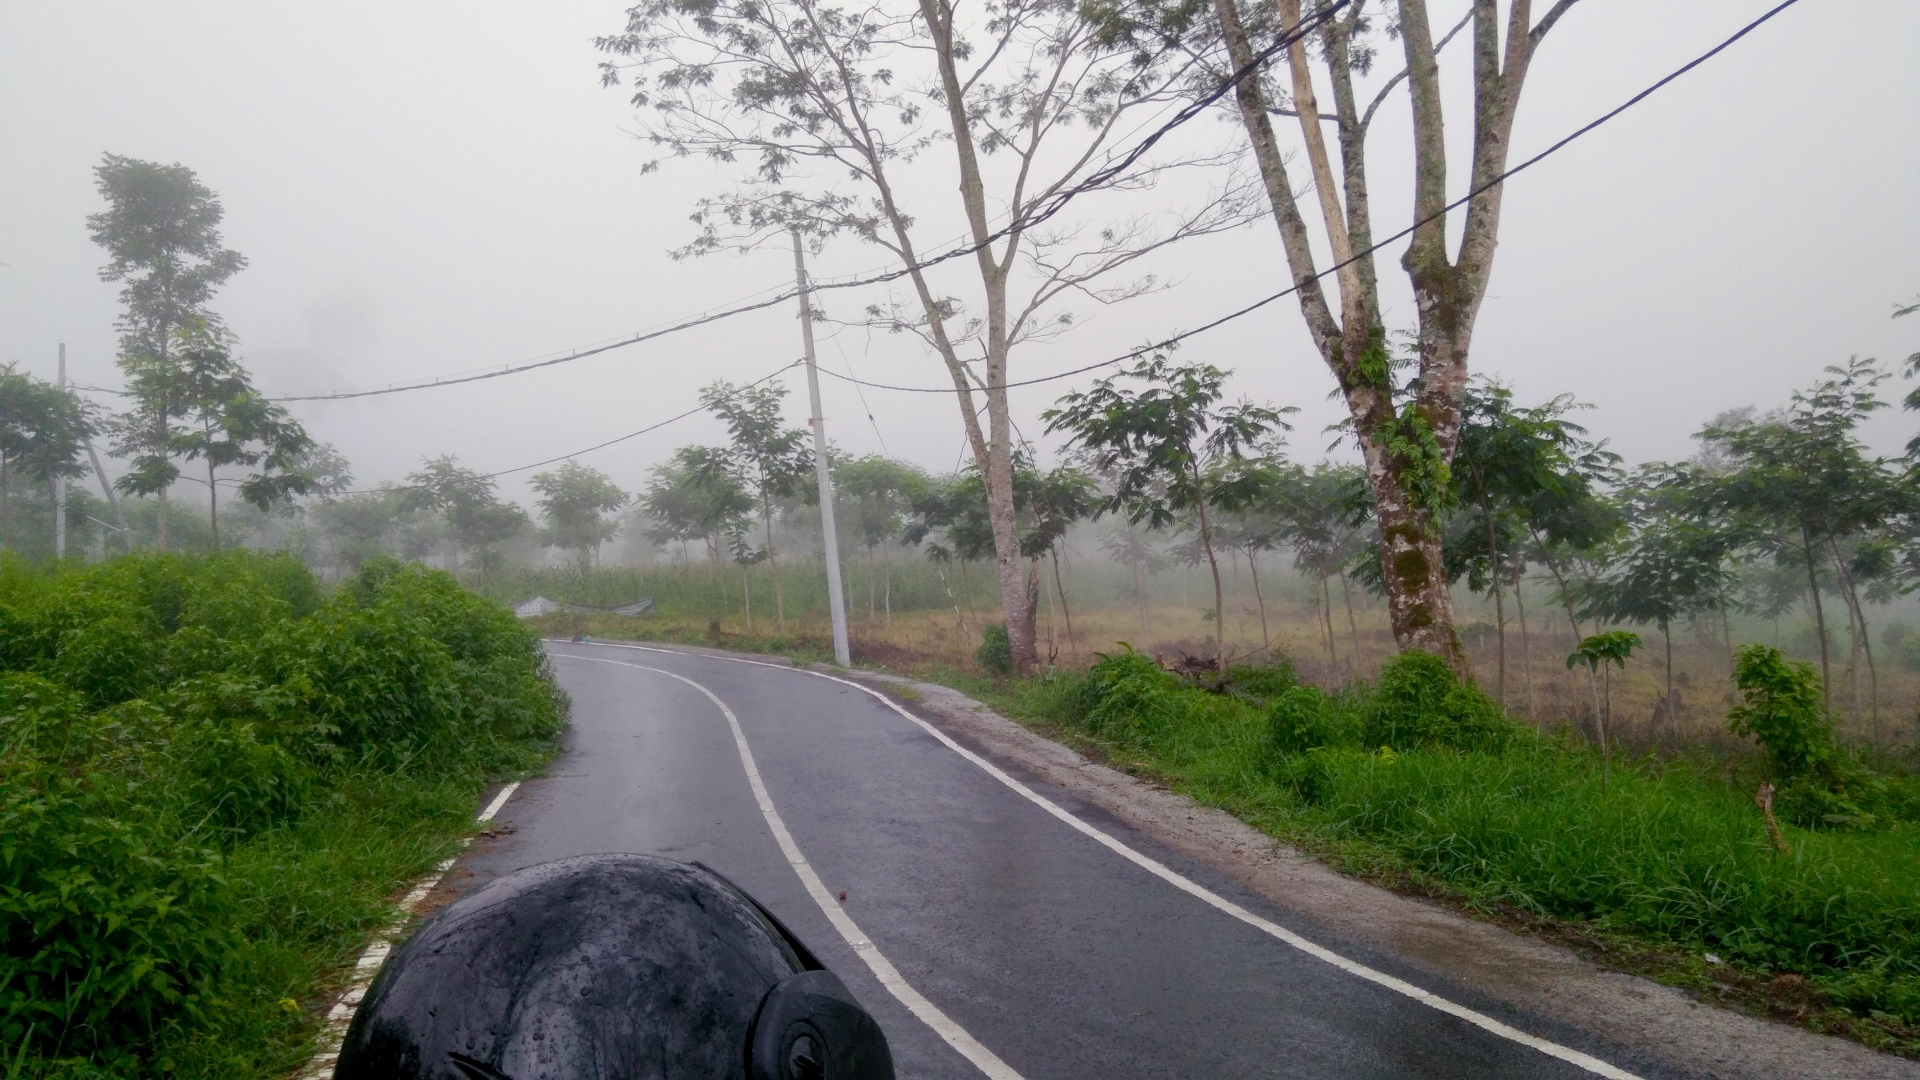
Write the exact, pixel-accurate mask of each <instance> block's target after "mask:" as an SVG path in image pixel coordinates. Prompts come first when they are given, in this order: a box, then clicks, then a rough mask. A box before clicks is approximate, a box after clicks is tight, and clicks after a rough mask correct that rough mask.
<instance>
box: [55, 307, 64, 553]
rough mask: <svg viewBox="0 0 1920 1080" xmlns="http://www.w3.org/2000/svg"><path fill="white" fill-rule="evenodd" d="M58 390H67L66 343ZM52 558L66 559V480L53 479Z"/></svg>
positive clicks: (62, 477) (61, 346)
mask: <svg viewBox="0 0 1920 1080" xmlns="http://www.w3.org/2000/svg"><path fill="white" fill-rule="evenodd" d="M59 386H60V389H61V390H62V391H65V390H66V388H67V343H66V342H64V341H63V342H61V343H60V383H59ZM53 557H54V559H56V560H59V559H64V558H66V557H67V478H66V477H64V476H56V477H54V478H53Z"/></svg>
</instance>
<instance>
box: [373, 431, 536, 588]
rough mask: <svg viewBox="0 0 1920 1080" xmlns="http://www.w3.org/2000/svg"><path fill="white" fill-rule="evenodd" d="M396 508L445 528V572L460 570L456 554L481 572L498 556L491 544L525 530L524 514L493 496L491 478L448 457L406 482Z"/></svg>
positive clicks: (430, 461)
mask: <svg viewBox="0 0 1920 1080" xmlns="http://www.w3.org/2000/svg"><path fill="white" fill-rule="evenodd" d="M407 484H408V486H407V487H406V488H404V489H402V490H403V492H404V493H403V494H402V496H401V500H400V506H401V508H402V509H403V510H409V511H412V510H424V511H428V512H430V513H435V514H439V515H440V516H441V517H442V519H443V520H444V521H445V523H446V529H447V541H448V545H449V555H448V560H447V562H448V569H450V570H458V569H459V568H460V552H461V550H462V549H465V550H467V551H469V552H471V553H472V554H473V556H474V559H475V560H476V561H477V562H478V564H479V565H478V568H479V569H482V570H489V569H493V568H494V566H496V565H497V564H498V563H499V561H500V559H501V556H500V555H499V552H498V550H497V549H496V548H495V546H494V545H496V544H498V543H499V542H500V541H502V540H506V539H508V538H509V537H512V536H514V535H516V534H518V533H519V532H520V531H521V530H522V529H524V528H526V527H527V525H528V520H527V512H526V511H525V510H522V509H520V508H519V507H518V506H516V505H514V504H513V503H510V502H502V501H501V500H500V499H499V498H498V497H496V496H495V494H494V491H495V489H496V485H495V484H494V481H493V478H492V477H489V476H482V475H481V474H479V473H476V472H474V471H473V470H472V469H468V468H465V467H463V466H462V465H461V464H460V463H459V461H458V460H456V459H455V458H454V457H453V455H451V454H442V455H441V456H439V457H437V458H430V459H428V460H427V461H425V462H423V463H422V464H421V468H420V470H419V471H418V472H415V473H412V474H410V475H408V477H407Z"/></svg>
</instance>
